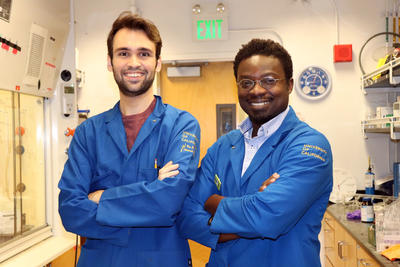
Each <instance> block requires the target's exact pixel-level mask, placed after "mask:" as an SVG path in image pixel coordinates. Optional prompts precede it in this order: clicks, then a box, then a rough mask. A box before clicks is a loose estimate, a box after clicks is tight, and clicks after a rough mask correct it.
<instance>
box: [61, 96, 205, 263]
mask: <svg viewBox="0 0 400 267" xmlns="http://www.w3.org/2000/svg"><path fill="white" fill-rule="evenodd" d="M199 138H200V127H199V124H198V122H197V121H196V119H195V118H194V117H193V116H192V115H190V114H189V113H187V112H184V111H180V110H178V109H176V108H174V107H172V106H169V105H166V104H163V103H162V101H161V98H160V97H157V103H156V106H155V108H154V111H153V112H152V114H151V115H150V116H149V117H148V119H147V120H146V121H145V123H144V124H143V126H142V128H141V129H140V132H139V134H138V136H137V139H136V141H135V143H134V145H133V147H132V149H131V151H130V152H129V153H128V149H127V145H126V134H125V129H124V126H123V123H122V116H121V112H120V109H119V103H117V104H116V105H115V106H114V108H113V109H111V110H109V111H106V112H104V113H102V114H100V115H97V116H95V117H92V118H89V119H88V120H86V121H85V122H84V123H82V124H81V125H80V126H78V127H77V129H76V131H75V135H74V138H73V140H72V142H71V145H70V147H69V150H68V160H67V162H66V164H65V167H64V171H63V174H62V177H61V180H60V182H59V188H60V190H61V192H60V195H59V212H60V215H61V218H62V222H63V224H64V226H65V228H66V229H67V230H68V231H70V232H73V233H77V234H79V235H81V236H84V237H87V241H86V243H85V244H84V246H83V248H82V253H81V256H80V259H79V264H78V266H81V267H83V266H90V267H93V266H96V267H102V266H104V267H111V266H112V267H119V266H121V267H129V266H135V267H136V266H137V267H143V266H154V267H156V266H157V267H159V266H167V267H169V266H171V267H180V266H182V267H183V266H189V262H190V252H189V247H188V243H187V241H186V240H185V239H184V238H182V237H181V236H180V235H179V233H178V230H177V226H176V223H175V220H176V216H177V214H178V212H179V211H180V209H181V207H182V204H183V201H184V199H185V197H186V195H187V193H188V191H189V188H190V187H191V185H192V184H193V181H194V177H195V172H196V169H197V167H198V160H199V141H200V140H199ZM156 159H157V160H156ZM155 161H157V165H158V166H160V167H162V166H164V165H165V164H166V163H167V162H168V161H173V162H174V163H178V164H179V174H178V175H177V176H176V177H173V178H166V179H164V180H163V181H160V180H158V179H157V177H158V169H157V168H156V166H155ZM100 189H104V190H105V191H104V193H103V195H102V197H101V199H100V202H99V204H98V205H97V204H96V203H94V202H92V201H91V200H89V199H88V194H89V193H90V192H93V191H96V190H100Z"/></svg>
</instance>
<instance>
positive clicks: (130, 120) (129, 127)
mask: <svg viewBox="0 0 400 267" xmlns="http://www.w3.org/2000/svg"><path fill="white" fill-rule="evenodd" d="M155 106H156V98H154V100H153V102H151V104H150V105H149V107H148V108H147V109H146V110H145V111H143V112H142V113H139V114H133V115H128V116H124V115H122V123H123V124H124V127H125V133H126V146H127V147H128V151H130V150H131V148H132V146H133V144H134V143H135V140H136V137H137V136H138V134H139V131H140V128H142V125H143V123H144V122H145V121H146V120H147V118H148V117H149V116H150V114H151V113H152V112H153V110H154V107H155Z"/></svg>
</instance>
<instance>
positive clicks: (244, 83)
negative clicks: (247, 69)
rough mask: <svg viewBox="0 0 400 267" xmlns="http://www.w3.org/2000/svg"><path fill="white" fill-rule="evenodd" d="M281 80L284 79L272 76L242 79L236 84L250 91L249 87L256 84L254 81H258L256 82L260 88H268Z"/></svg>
mask: <svg viewBox="0 0 400 267" xmlns="http://www.w3.org/2000/svg"><path fill="white" fill-rule="evenodd" d="M281 80H284V79H276V78H273V77H264V78H261V79H259V80H251V79H242V80H240V81H238V82H237V85H238V86H239V87H240V88H241V89H243V90H248V91H250V90H251V89H253V88H254V86H255V85H256V82H258V84H259V85H260V86H261V87H262V88H264V89H267V90H269V89H271V88H272V87H274V86H275V85H276V83H277V82H278V81H281Z"/></svg>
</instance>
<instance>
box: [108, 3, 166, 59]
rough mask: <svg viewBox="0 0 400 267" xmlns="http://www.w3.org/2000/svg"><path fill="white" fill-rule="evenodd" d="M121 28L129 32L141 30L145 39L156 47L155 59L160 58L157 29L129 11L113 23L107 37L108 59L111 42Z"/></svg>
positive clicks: (111, 47)
mask: <svg viewBox="0 0 400 267" xmlns="http://www.w3.org/2000/svg"><path fill="white" fill-rule="evenodd" d="M123 28H127V29H130V30H142V31H144V32H145V33H146V35H147V37H148V38H149V39H150V40H151V41H152V42H153V43H154V44H155V45H156V59H159V58H160V54H161V47H162V41H161V36H160V32H159V31H158V29H157V27H156V26H155V25H154V24H153V23H152V22H151V21H149V20H147V19H144V18H142V17H140V16H138V15H135V14H133V13H132V12H130V11H124V12H122V13H121V14H120V15H119V17H118V18H117V19H116V20H115V21H114V23H113V25H112V28H111V31H110V33H109V34H108V37H107V49H108V55H109V56H110V58H111V59H112V58H113V41H114V36H115V35H116V34H117V32H118V31H119V30H121V29H123Z"/></svg>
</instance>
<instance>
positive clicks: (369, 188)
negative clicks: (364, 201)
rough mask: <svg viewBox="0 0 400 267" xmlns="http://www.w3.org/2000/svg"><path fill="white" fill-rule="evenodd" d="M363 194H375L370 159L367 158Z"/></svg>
mask: <svg viewBox="0 0 400 267" xmlns="http://www.w3.org/2000/svg"><path fill="white" fill-rule="evenodd" d="M364 182H365V194H369V195H373V194H375V173H373V172H372V166H371V158H370V157H368V170H367V172H366V173H365V180H364Z"/></svg>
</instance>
